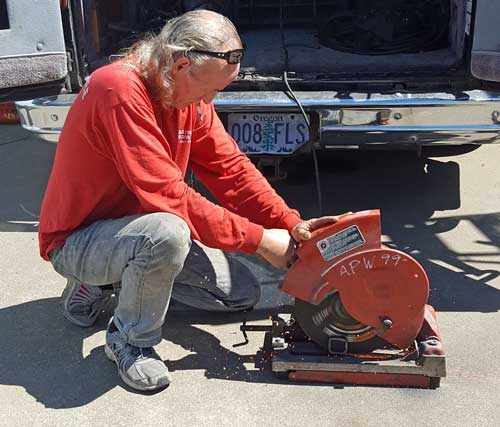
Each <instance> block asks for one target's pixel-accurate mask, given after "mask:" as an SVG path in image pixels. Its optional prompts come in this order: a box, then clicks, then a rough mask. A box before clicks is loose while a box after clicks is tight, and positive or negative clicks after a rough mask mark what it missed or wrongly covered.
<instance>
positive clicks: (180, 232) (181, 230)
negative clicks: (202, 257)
mask: <svg viewBox="0 0 500 427" xmlns="http://www.w3.org/2000/svg"><path fill="white" fill-rule="evenodd" d="M143 218H144V220H145V221H146V224H145V229H144V231H143V232H144V234H145V235H147V236H148V245H147V246H149V248H148V249H149V250H151V251H152V252H153V253H154V254H155V257H156V258H164V257H166V258H167V259H168V263H169V264H170V265H178V266H179V267H182V265H183V264H184V261H185V259H186V257H187V255H188V253H189V249H190V247H191V232H190V230H189V227H188V225H187V224H186V222H185V221H184V220H183V219H182V218H180V217H178V216H176V215H174V214H170V213H166V212H157V213H153V214H148V215H145V216H144V217H143Z"/></svg>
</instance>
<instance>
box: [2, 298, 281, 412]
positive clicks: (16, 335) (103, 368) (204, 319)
mask: <svg viewBox="0 0 500 427" xmlns="http://www.w3.org/2000/svg"><path fill="white" fill-rule="evenodd" d="M110 306H111V307H108V309H107V310H106V312H105V313H103V314H102V315H101V316H100V317H99V319H98V322H97V323H96V325H95V326H94V327H91V328H79V327H77V326H74V325H72V324H70V323H69V322H68V321H67V320H66V319H64V318H63V316H62V314H61V309H60V299H59V298H46V299H40V300H37V301H31V302H27V303H23V304H19V305H15V306H11V307H6V308H3V309H0V324H1V325H2V332H1V340H2V351H1V352H0V384H3V385H12V386H20V387H23V388H24V389H25V390H26V392H27V393H29V394H30V395H31V396H33V398H34V399H36V401H37V402H40V403H41V404H43V405H44V406H45V407H47V408H54V409H64V408H75V407H80V406H84V405H86V404H88V403H90V402H93V401H94V400H96V399H97V398H98V397H100V396H101V395H103V394H105V393H106V392H108V391H109V390H111V389H113V388H114V387H116V386H120V387H124V388H127V387H126V386H125V385H123V384H122V383H121V380H120V379H119V377H118V375H117V373H116V367H115V365H114V364H113V363H111V362H110V361H108V360H107V358H106V356H105V355H104V349H103V346H102V345H100V346H98V347H95V348H93V349H92V350H90V352H89V354H84V351H85V350H84V342H85V340H86V339H87V338H89V337H91V336H92V335H94V334H95V333H99V332H101V333H102V332H103V331H104V330H105V328H106V323H107V320H108V319H109V317H110V316H111V309H112V304H110ZM270 314H272V311H268V310H254V311H251V312H248V313H225V314H223V313H209V312H203V311H196V310H180V311H169V314H168V319H167V325H168V327H165V328H164V338H165V339H166V340H168V341H171V342H173V343H175V344H178V345H180V346H182V347H183V348H184V349H186V350H189V351H191V352H193V353H194V354H191V355H188V356H186V357H184V358H182V359H180V360H174V361H168V360H167V361H166V364H167V365H168V367H169V369H170V370H171V371H172V372H175V371H181V370H194V369H197V370H199V369H204V370H205V376H206V377H207V378H214V379H215V378H217V379H225V380H236V381H250V382H265V383H279V382H280V380H279V379H277V378H275V377H274V376H273V375H272V373H271V372H270V371H269V365H268V364H266V363H265V361H264V360H259V358H262V357H263V356H261V355H260V354H257V356H241V355H239V354H237V353H236V352H234V351H232V350H231V349H227V348H225V347H224V346H222V344H221V342H220V340H219V339H218V338H217V337H216V336H214V335H212V334H211V333H209V332H206V331H204V330H202V329H201V328H199V327H197V326H193V325H192V323H196V324H197V325H202V324H207V325H208V324H210V325H216V324H224V323H228V322H235V323H238V322H242V321H243V319H244V318H246V319H247V320H249V321H252V320H257V319H266V318H267V317H268V316H269V315H270ZM235 330H237V326H235ZM103 340H104V336H103ZM241 340H242V336H241V335H239V334H236V335H235V343H237V342H240V341H241ZM231 345H232V344H231ZM256 362H257V364H258V365H259V366H262V369H261V370H259V369H256V368H253V365H254V364H255V363H256ZM244 363H251V364H252V368H250V369H247V368H246V367H245V366H244ZM174 381H175V374H174ZM127 389H128V388H127ZM128 390H129V391H133V390H130V389H128ZM167 392H168V391H167Z"/></svg>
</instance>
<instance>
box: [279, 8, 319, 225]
mask: <svg viewBox="0 0 500 427" xmlns="http://www.w3.org/2000/svg"><path fill="white" fill-rule="evenodd" d="M280 32H281V43H282V45H283V50H284V53H285V70H284V71H283V82H284V83H285V86H286V88H287V91H288V95H289V96H290V97H291V98H292V99H293V100H294V101H295V103H296V104H297V106H298V107H299V110H300V112H301V113H302V116H304V120H305V122H306V124H307V128H308V130H309V131H310V130H311V121H310V120H309V116H308V115H307V114H306V112H305V110H304V107H303V106H302V104H301V102H300V100H299V99H298V98H297V96H296V95H295V92H294V91H293V90H292V87H291V86H290V83H289V82H288V49H287V45H286V40H285V29H284V19H283V0H280ZM310 134H311V133H310V132H309V135H310ZM309 144H311V153H312V157H313V163H314V174H315V178H316V192H317V195H318V209H319V216H322V215H323V195H322V192H321V178H320V175H319V165H318V156H317V154H316V150H315V149H314V143H313V142H312V140H311V139H309Z"/></svg>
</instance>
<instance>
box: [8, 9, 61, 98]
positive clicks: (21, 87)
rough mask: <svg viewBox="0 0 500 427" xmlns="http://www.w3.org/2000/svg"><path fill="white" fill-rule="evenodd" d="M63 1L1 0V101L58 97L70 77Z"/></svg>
mask: <svg viewBox="0 0 500 427" xmlns="http://www.w3.org/2000/svg"><path fill="white" fill-rule="evenodd" d="M65 3H66V2H65V1H64V2H61V1H60V0H0V102H4V101H14V100H22V99H31V98H35V97H37V96H48V95H55V94H57V93H59V92H60V91H61V89H62V88H63V86H64V80H65V78H66V76H67V74H68V66H67V55H66V49H65V45H64V36H63V27H62V20H61V7H62V6H63V5H65Z"/></svg>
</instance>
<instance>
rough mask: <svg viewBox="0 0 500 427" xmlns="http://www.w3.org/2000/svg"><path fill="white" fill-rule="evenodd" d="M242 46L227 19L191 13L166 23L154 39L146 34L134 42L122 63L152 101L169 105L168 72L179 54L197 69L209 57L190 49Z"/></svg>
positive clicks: (195, 12)
mask: <svg viewBox="0 0 500 427" xmlns="http://www.w3.org/2000/svg"><path fill="white" fill-rule="evenodd" d="M230 45H233V46H235V45H236V46H235V47H233V46H230ZM241 46H242V43H241V40H240V37H239V35H238V32H237V30H236V28H235V27H234V25H233V23H232V22H231V21H230V20H229V19H228V18H226V17H225V16H223V15H220V14H218V13H216V12H212V11H209V10H193V11H190V12H186V13H184V14H183V15H180V16H178V17H176V18H173V19H171V20H169V21H168V22H167V23H166V24H165V26H164V27H163V29H162V30H161V32H160V33H159V34H158V35H157V36H154V35H149V36H147V37H146V38H145V39H144V40H142V41H140V42H138V43H136V44H135V45H134V46H132V48H130V49H129V51H128V52H127V58H126V59H125V61H126V62H127V63H128V64H130V65H132V66H134V67H135V68H136V69H137V70H138V72H139V73H140V74H141V76H142V77H143V78H144V80H145V82H146V85H147V86H148V89H149V90H150V92H152V95H153V96H154V98H155V99H158V100H159V101H160V102H162V103H164V104H168V103H169V100H170V96H171V92H172V81H171V77H170V72H171V69H172V66H173V64H174V62H175V60H176V59H178V57H179V55H185V56H189V58H190V59H191V61H192V62H193V64H195V66H199V65H201V64H203V63H204V62H206V61H207V60H209V59H210V57H209V56H207V55H203V54H199V53H194V52H193V53H190V51H191V50H208V51H224V50H228V49H230V48H233V49H238V48H240V47H241Z"/></svg>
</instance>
